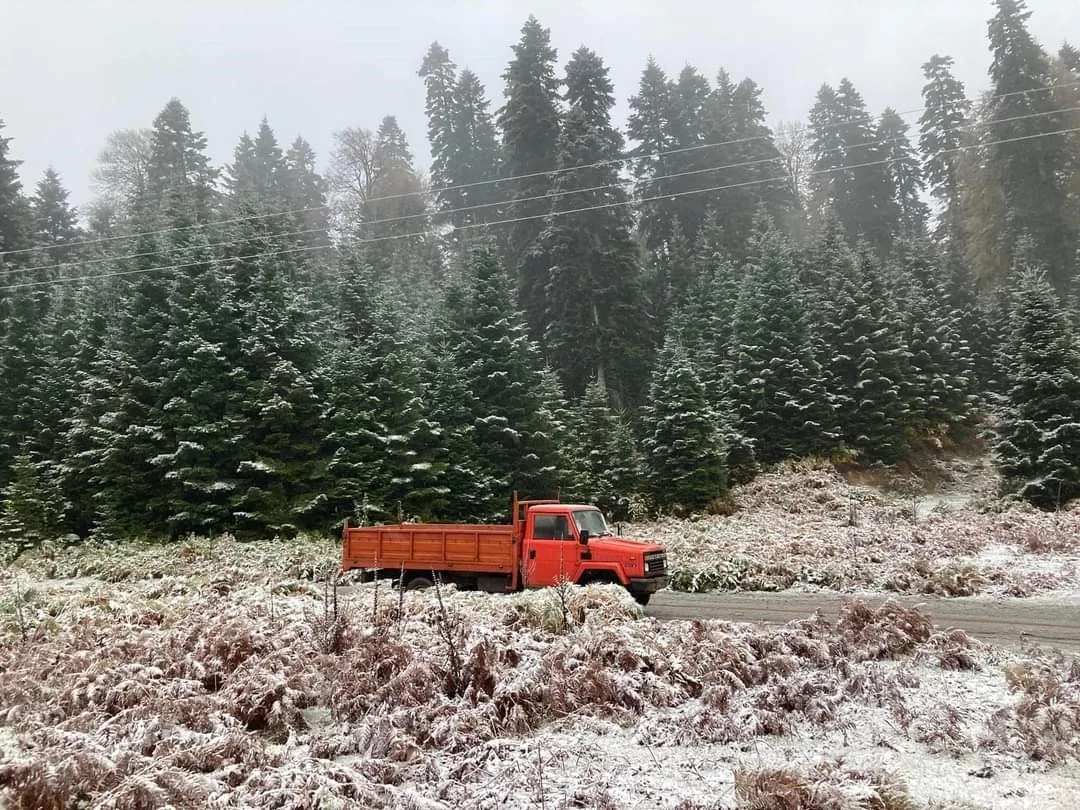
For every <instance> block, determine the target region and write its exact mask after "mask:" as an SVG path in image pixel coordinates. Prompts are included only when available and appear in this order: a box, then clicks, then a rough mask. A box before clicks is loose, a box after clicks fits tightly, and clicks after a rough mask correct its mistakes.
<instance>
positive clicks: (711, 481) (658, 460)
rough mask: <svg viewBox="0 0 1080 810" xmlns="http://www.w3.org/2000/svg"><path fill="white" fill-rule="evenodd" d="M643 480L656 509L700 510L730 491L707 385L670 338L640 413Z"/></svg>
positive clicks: (657, 363)
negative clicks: (646, 403) (642, 431)
mask: <svg viewBox="0 0 1080 810" xmlns="http://www.w3.org/2000/svg"><path fill="white" fill-rule="evenodd" d="M642 423H643V429H644V431H645V439H644V442H643V445H644V451H645V453H644V455H645V477H646V481H647V484H648V487H649V491H650V495H651V497H652V500H653V503H654V504H655V506H656V507H657V508H659V509H662V510H668V509H674V510H677V511H698V510H701V509H703V508H705V507H706V506H708V505H709V504H710V503H711V502H712V501H714V500H716V499H717V498H721V497H723V496H724V494H725V493H726V492H727V464H726V451H725V448H724V444H723V440H722V439H721V436H720V431H719V430H718V428H717V417H716V414H715V412H713V410H712V409H711V408H709V406H708V403H707V402H706V399H705V386H704V385H702V383H701V380H700V379H699V378H698V376H697V374H696V373H695V372H694V368H693V366H692V365H691V363H690V360H689V358H688V357H687V356H686V351H685V349H683V347H682V346H681V345H679V343H678V342H677V341H676V340H675V338H674V337H672V336H670V335H669V336H668V337H667V338H666V339H665V341H664V346H663V348H662V349H661V351H660V352H659V354H658V355H657V360H656V365H655V367H654V368H653V372H652V379H651V381H650V387H649V403H648V405H646V406H645V409H644V412H643V415H642Z"/></svg>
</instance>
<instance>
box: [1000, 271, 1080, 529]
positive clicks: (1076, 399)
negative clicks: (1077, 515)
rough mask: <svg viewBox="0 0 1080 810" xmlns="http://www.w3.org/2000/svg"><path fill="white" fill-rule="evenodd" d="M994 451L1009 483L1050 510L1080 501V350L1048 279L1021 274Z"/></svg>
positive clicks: (1036, 273) (1016, 490) (1013, 309)
mask: <svg viewBox="0 0 1080 810" xmlns="http://www.w3.org/2000/svg"><path fill="white" fill-rule="evenodd" d="M1005 356H1006V358H1007V361H1008V362H1007V382H1008V393H1007V397H1006V400H1005V404H1004V408H1003V409H1002V412H1001V414H1000V424H999V426H998V428H997V444H996V445H995V448H994V451H995V455H996V458H997V464H998V467H999V469H1000V470H1001V473H1002V475H1003V476H1004V478H1005V483H1006V486H1007V487H1008V488H1009V489H1010V490H1012V491H1014V492H1016V493H1017V494H1018V495H1019V496H1020V497H1022V498H1024V499H1026V500H1028V501H1031V502H1032V503H1034V504H1036V505H1038V506H1040V507H1043V508H1046V509H1051V508H1056V507H1060V506H1062V505H1063V504H1065V503H1067V502H1068V501H1070V500H1072V499H1073V498H1076V497H1077V496H1080V348H1078V344H1077V340H1076V335H1075V332H1074V331H1073V328H1072V325H1071V324H1070V323H1069V319H1068V317H1067V314H1066V313H1065V311H1064V308H1063V307H1062V304H1061V302H1060V300H1059V299H1058V297H1057V295H1056V293H1055V291H1054V289H1053V288H1052V286H1051V285H1050V284H1049V282H1048V280H1047V279H1046V276H1045V274H1044V273H1043V272H1042V271H1041V270H1038V269H1028V270H1025V271H1022V272H1021V273H1020V274H1019V278H1018V280H1017V285H1016V289H1015V292H1014V293H1013V308H1012V329H1011V331H1010V333H1009V336H1008V340H1007V342H1006V346H1005Z"/></svg>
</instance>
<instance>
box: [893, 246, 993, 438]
mask: <svg viewBox="0 0 1080 810" xmlns="http://www.w3.org/2000/svg"><path fill="white" fill-rule="evenodd" d="M894 262H895V268H894V276H895V282H894V287H895V290H894V293H893V295H892V297H893V299H894V300H895V301H896V304H897V306H898V308H899V309H900V311H901V315H902V318H903V323H904V340H905V343H906V345H907V350H908V361H909V365H910V374H909V375H908V389H907V393H906V395H905V398H906V399H907V403H908V407H909V409H910V422H911V426H912V427H913V428H914V429H916V430H921V431H924V432H926V433H929V434H931V435H937V436H940V435H942V434H944V433H949V434H951V436H952V438H957V434H958V431H959V429H961V428H966V427H969V426H970V420H971V418H972V415H973V411H974V408H975V406H976V397H975V392H976V391H977V389H978V383H977V381H976V379H975V369H974V360H973V357H972V354H971V350H970V347H969V344H968V342H967V340H965V339H964V337H963V335H962V334H961V326H962V324H961V318H962V317H964V316H963V315H962V314H961V311H958V310H957V309H954V308H953V306H952V304H951V303H950V301H949V296H948V293H947V286H946V284H945V283H944V282H943V281H942V280H941V267H940V266H939V263H938V261H937V257H936V256H935V255H934V254H933V252H932V251H931V249H930V246H929V245H928V244H927V243H926V242H925V241H923V240H917V239H902V240H899V242H898V245H897V249H896V251H895V259H894Z"/></svg>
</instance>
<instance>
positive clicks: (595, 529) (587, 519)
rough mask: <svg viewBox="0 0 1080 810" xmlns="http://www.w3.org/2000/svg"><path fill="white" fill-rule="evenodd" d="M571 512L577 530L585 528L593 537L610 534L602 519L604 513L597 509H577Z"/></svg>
mask: <svg viewBox="0 0 1080 810" xmlns="http://www.w3.org/2000/svg"><path fill="white" fill-rule="evenodd" d="M572 514H573V515H574V523H575V524H576V525H577V528H578V531H579V532H580V531H581V530H582V529H586V530H588V532H589V534H590V535H592V536H593V537H600V536H601V535H605V534H611V530H610V529H609V528H608V527H607V522H606V521H605V520H604V515H603V513H602V512H601V511H600V510H599V509H577V510H575V511H574V512H573V513H572Z"/></svg>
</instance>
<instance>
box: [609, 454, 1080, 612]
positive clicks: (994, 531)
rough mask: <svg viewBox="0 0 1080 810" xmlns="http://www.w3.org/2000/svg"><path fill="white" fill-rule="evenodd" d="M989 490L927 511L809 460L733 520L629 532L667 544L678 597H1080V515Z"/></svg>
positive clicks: (741, 507)
mask: <svg viewBox="0 0 1080 810" xmlns="http://www.w3.org/2000/svg"><path fill="white" fill-rule="evenodd" d="M983 477H985V476H983ZM961 483H962V482H961ZM985 485H986V482H985V481H984V480H982V479H981V478H980V479H979V480H978V486H979V487H980V489H979V490H978V491H975V492H967V493H966V494H965V493H964V492H963V490H960V491H959V492H957V491H946V494H945V495H941V494H939V495H936V496H934V497H935V498H937V499H938V500H937V502H936V508H934V509H933V510H930V511H927V510H925V509H924V508H920V499H919V498H912V497H910V496H905V495H902V494H898V493H896V492H892V493H890V492H886V491H883V490H881V489H878V488H875V487H871V486H867V485H856V484H852V483H849V482H848V481H847V480H846V479H845V478H844V476H843V475H841V474H840V473H839V472H837V471H836V470H835V469H834V468H833V467H832V466H831V465H829V464H828V463H824V462H823V463H814V462H800V463H795V464H786V465H783V466H781V467H780V468H779V470H777V471H776V472H774V473H770V474H765V475H761V476H759V477H758V478H756V479H755V480H754V481H752V482H750V483H749V484H746V485H745V486H742V487H739V488H737V489H735V490H734V492H733V501H734V503H735V504H736V507H737V508H736V509H735V511H734V512H733V514H731V515H728V516H720V515H717V516H703V517H697V518H692V519H675V518H667V519H662V520H660V521H658V522H655V523H649V524H638V525H634V526H630V527H628V528H627V532H628V533H633V534H634V535H636V536H639V537H647V538H650V539H654V540H657V541H659V542H661V543H663V544H664V545H666V546H667V548H668V561H669V565H670V566H671V568H672V574H673V582H672V588H673V589H676V590H686V591H694V592H699V591H709V590H755V591H780V590H787V589H789V588H794V589H800V590H819V589H830V590H838V591H847V592H852V591H865V590H873V591H882V590H884V591H893V592H898V593H924V594H934V595H940V596H971V595H976V594H987V595H1008V596H1028V595H1031V594H1035V593H1040V592H1046V591H1057V590H1063V591H1067V590H1070V589H1074V590H1075V589H1077V588H1080V576H1078V570H1080V509H1072V510H1064V511H1061V512H1058V513H1046V512H1041V511H1038V510H1036V509H1034V508H1031V507H1028V506H1024V505H1012V506H1009V507H1004V506H1001V505H1000V504H996V503H995V502H993V501H992V499H990V498H989V497H988V496H987V494H986V492H985ZM949 503H951V504H952V506H947V505H946V504H949Z"/></svg>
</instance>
